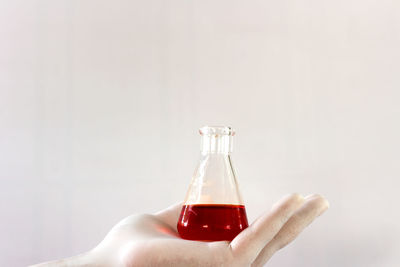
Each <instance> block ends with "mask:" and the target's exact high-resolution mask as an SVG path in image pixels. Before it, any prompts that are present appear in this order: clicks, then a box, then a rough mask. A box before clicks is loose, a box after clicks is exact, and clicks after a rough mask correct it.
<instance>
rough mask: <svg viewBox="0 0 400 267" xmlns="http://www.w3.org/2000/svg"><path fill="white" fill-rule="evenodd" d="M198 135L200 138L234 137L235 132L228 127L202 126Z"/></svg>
mask: <svg viewBox="0 0 400 267" xmlns="http://www.w3.org/2000/svg"><path fill="white" fill-rule="evenodd" d="M199 133H200V135H202V136H205V135H207V136H211V135H216V136H218V135H230V136H234V135H235V130H234V129H233V128H232V127H230V126H208V125H207V126H203V127H201V128H200V129H199Z"/></svg>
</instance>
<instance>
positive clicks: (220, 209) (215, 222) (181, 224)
mask: <svg viewBox="0 0 400 267" xmlns="http://www.w3.org/2000/svg"><path fill="white" fill-rule="evenodd" d="M247 227H248V222H247V216H246V209H245V207H244V205H219V204H218V205H217V204H197V205H184V206H183V207H182V211H181V215H180V217H179V220H178V225H177V228H178V232H179V235H180V236H181V237H182V238H183V239H189V240H199V241H221V240H228V241H231V240H232V239H233V238H235V236H236V235H238V234H239V233H240V232H241V231H243V230H244V229H246V228H247Z"/></svg>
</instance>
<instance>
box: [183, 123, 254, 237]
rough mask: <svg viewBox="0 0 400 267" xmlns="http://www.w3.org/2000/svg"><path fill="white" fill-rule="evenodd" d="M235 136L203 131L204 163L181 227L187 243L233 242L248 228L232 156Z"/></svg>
mask: <svg viewBox="0 0 400 267" xmlns="http://www.w3.org/2000/svg"><path fill="white" fill-rule="evenodd" d="M234 134H235V133H234V131H233V130H232V128H231V127H224V126H218V127H211V126H205V127H203V128H200V135H201V158H200V163H199V165H198V166H197V169H196V171H195V173H194V176H193V178H192V182H191V184H190V186H189V190H188V192H187V194H186V198H185V202H184V204H183V207H182V211H181V215H180V218H179V220H178V225H177V228H178V232H179V235H180V236H181V237H182V238H184V239H189V240H200V241H220V240H229V241H230V240H232V239H233V238H234V237H235V236H236V235H237V234H239V233H240V232H241V231H242V230H243V229H245V228H247V226H248V222H247V216H246V210H245V207H244V204H243V200H242V197H241V195H240V192H239V187H238V183H237V181H236V175H235V171H234V169H233V166H232V161H231V156H230V154H231V152H232V138H233V135H234Z"/></svg>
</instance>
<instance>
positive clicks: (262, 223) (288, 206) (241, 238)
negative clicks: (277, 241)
mask: <svg viewBox="0 0 400 267" xmlns="http://www.w3.org/2000/svg"><path fill="white" fill-rule="evenodd" d="M303 202H304V198H303V197H302V196H301V195H299V194H292V195H289V196H286V197H284V198H283V199H282V200H280V201H279V202H278V203H277V204H275V205H274V207H273V208H272V210H271V211H270V212H268V213H266V214H264V215H262V216H261V217H260V218H258V219H257V220H256V221H255V222H254V223H253V224H252V225H250V226H249V227H248V228H246V229H245V230H244V231H242V232H241V233H240V234H239V235H238V236H236V238H235V239H234V240H233V241H232V242H231V244H230V246H231V249H232V252H233V254H234V255H235V256H237V257H239V258H241V259H244V260H245V261H246V262H249V263H250V262H253V261H254V260H255V259H256V257H257V255H258V254H259V253H260V251H261V250H262V249H263V248H264V247H265V245H266V244H267V243H268V242H269V241H271V240H272V238H273V237H274V236H275V235H276V234H277V233H278V232H279V230H280V229H281V227H282V226H283V225H284V224H285V223H286V222H287V221H288V219H289V218H290V217H291V216H292V215H293V214H294V212H295V211H296V210H297V209H298V208H299V207H300V206H301V205H302V203H303Z"/></svg>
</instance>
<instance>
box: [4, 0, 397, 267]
mask: <svg viewBox="0 0 400 267" xmlns="http://www.w3.org/2000/svg"><path fill="white" fill-rule="evenodd" d="M399 14H400V4H399V2H397V1H394V0H393V1H388V0H383V1H382V0H381V1H378V0H375V1H373V0H367V1H362V0H338V1H328V0H322V1H320V0H318V1H317V0H315V1H311V0H310V1H295V0H284V1H236V0H229V1H228V0H223V1H215V0H213V1H209V0H202V1H192V0H185V1H183V0H182V1H163V0H150V1H133V0H129V1H128V0H126V1H104V0H96V1H94V0H92V1H89V0H84V1H76V0H75V1H72V0H64V1H55V0H47V1H45V0H37V1H28V0H25V1H16V0H13V1H11V0H10V1H5V0H1V1H0V214H1V215H0V216H1V217H0V265H1V266H24V265H28V264H33V263H37V262H41V261H45V260H50V259H55V258H61V257H66V256H71V255H74V254H77V253H80V252H83V251H86V250H88V249H90V248H91V247H93V246H94V245H95V244H97V243H98V242H99V241H100V240H101V239H102V238H103V237H104V235H105V234H106V233H107V231H108V230H109V229H110V228H111V227H112V226H113V225H114V224H115V223H117V222H118V221H119V220H120V219H122V218H123V217H125V216H127V215H129V214H132V213H137V212H154V211H157V210H158V209H162V208H164V207H166V206H168V205H169V204H172V203H174V202H176V201H180V200H182V199H183V197H184V195H185V193H186V189H187V186H188V184H189V181H190V178H191V174H192V173H193V170H194V167H195V165H196V163H197V160H198V153H199V135H198V133H197V129H198V128H199V127H200V126H203V125H205V124H224V125H232V126H233V127H234V128H235V129H236V130H237V135H236V137H235V151H234V154H233V159H234V164H235V167H236V169H237V173H238V178H239V182H240V185H241V189H242V194H243V197H244V200H245V202H246V205H247V210H248V215H249V218H250V220H253V219H254V218H255V217H257V216H258V215H259V214H260V213H261V212H263V211H265V210H268V209H269V207H270V206H271V205H272V203H273V202H274V201H276V200H278V199H279V198H280V197H281V196H282V195H284V194H286V193H290V192H299V193H302V194H305V195H306V194H309V193H314V192H318V193H321V194H323V195H325V196H326V197H327V198H328V199H329V201H330V203H331V208H330V210H329V211H328V212H327V213H326V214H325V215H324V216H323V217H321V218H319V219H318V220H317V221H316V222H315V224H314V225H313V226H312V227H310V228H308V229H307V230H306V231H305V232H304V233H303V235H302V236H301V237H300V238H299V239H298V240H297V241H296V242H295V243H294V244H292V245H290V246H289V247H288V248H285V249H284V250H282V251H281V252H279V253H278V254H277V255H276V256H275V257H274V258H273V259H272V260H271V261H270V263H269V264H268V266H271V267H272V266H279V267H289V266H304V267H311V266H315V267H320V266H329V267H338V266H340V267H354V266H362V267H376V266H385V267H386V266H390V267H394V266H399V260H400V259H399V251H400V242H399V238H400V229H399V220H400V212H399V210H400V208H399V206H398V203H399V196H398V192H399V187H400V182H399V179H400V177H399V176H400V175H399V174H400V164H399V163H400V153H399V151H400V141H399V136H400V107H399V101H400V49H399V47H400V15H399Z"/></svg>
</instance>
